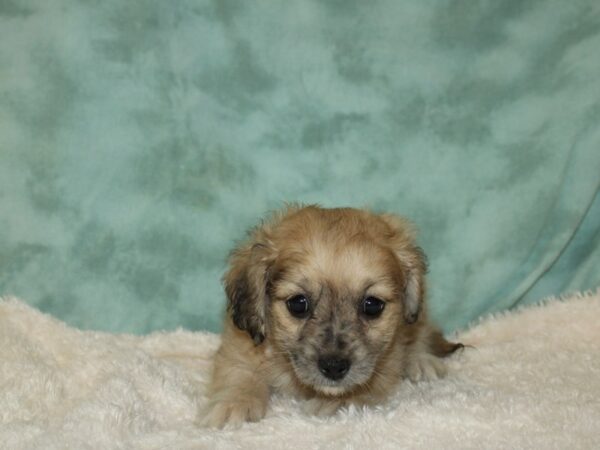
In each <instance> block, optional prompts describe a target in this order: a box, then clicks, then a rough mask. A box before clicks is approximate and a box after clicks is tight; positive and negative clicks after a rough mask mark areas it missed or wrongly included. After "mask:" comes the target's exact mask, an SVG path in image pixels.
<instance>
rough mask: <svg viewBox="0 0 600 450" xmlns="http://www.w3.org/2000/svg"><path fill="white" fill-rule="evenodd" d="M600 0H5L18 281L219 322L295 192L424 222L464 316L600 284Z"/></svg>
mask: <svg viewBox="0 0 600 450" xmlns="http://www.w3.org/2000/svg"><path fill="white" fill-rule="evenodd" d="M599 181H600V2H598V1H597V0H589V1H588V0H570V1H564V0H554V1H552V0H547V1H523V0H516V1H502V0H490V1H476V0H457V1H436V2H426V1H402V2H401V1H396V0H388V1H372V2H367V1H350V0H329V1H324V0H323V1H316V0H305V1H280V2H278V1H267V0H264V1H237V2H236V1H231V0H216V1H212V2H210V1H204V0H173V1H161V0H154V1H152V0H145V1H137V0H127V1H124V0H102V1H99V0H98V1H94V0H79V1H75V0H37V1H36V0H0V292H1V293H3V294H13V295H17V296H19V297H21V298H23V299H24V300H26V301H27V302H29V303H30V304H32V305H34V306H36V307H38V308H40V309H41V310H43V311H45V312H49V313H51V314H53V315H55V316H56V317H59V318H61V319H63V320H65V321H67V322H68V323H69V324H72V325H75V326H78V327H83V328H92V329H100V330H110V331H123V332H133V333H145V332H149V331H152V330H158V329H174V328H177V327H180V326H181V327H185V328H188V329H193V330H197V329H207V330H212V331H218V330H219V329H220V320H221V319H220V318H221V314H222V312H223V306H224V301H225V297H224V294H223V291H222V287H221V284H220V278H221V276H222V274H223V272H224V269H225V259H226V256H227V253H228V251H229V250H230V249H231V247H232V246H233V244H234V242H235V241H237V240H239V239H240V238H242V237H243V235H244V231H245V230H246V229H247V228H248V227H249V226H251V225H253V224H255V223H256V222H257V221H258V220H259V218H260V217H261V216H263V215H264V214H265V213H266V212H267V211H269V210H272V209H275V208H278V207H280V206H281V205H282V204H283V203H284V202H308V203H320V204H322V205H324V206H356V207H363V206H364V207H369V208H372V209H374V210H377V211H390V212H395V213H399V214H402V215H405V216H407V217H409V218H411V219H412V220H413V221H414V222H415V223H416V224H417V226H418V228H419V229H420V230H421V231H420V236H419V242H420V244H421V245H422V247H423V248H424V249H425V251H426V253H427V254H428V255H429V261H430V276H429V280H430V304H431V309H432V311H433V315H434V317H435V318H436V319H437V320H438V321H439V322H441V323H442V324H443V326H444V328H445V329H446V330H447V331H449V330H453V329H456V328H457V327H463V326H465V325H467V324H468V323H469V322H470V321H472V320H474V319H476V318H477V317H478V316H480V315H482V314H485V313H489V312H495V311H500V310H504V309H507V308H510V307H514V306H516V305H520V304H527V303H531V302H533V301H537V300H538V299H540V298H542V297H544V296H548V295H557V294H561V293H564V292H568V291H573V290H585V289H595V288H597V287H598V286H599V285H600V196H599V194H598V188H599Z"/></svg>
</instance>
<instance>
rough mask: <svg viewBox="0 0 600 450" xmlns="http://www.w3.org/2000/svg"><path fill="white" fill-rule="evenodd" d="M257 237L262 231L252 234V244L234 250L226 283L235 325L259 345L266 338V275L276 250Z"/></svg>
mask: <svg viewBox="0 0 600 450" xmlns="http://www.w3.org/2000/svg"><path fill="white" fill-rule="evenodd" d="M257 235H260V230H258V231H256V232H254V233H253V237H252V238H251V241H250V242H249V243H247V244H245V245H242V246H241V247H239V248H237V249H236V250H234V251H233V253H232V254H231V256H230V259H229V270H228V271H227V273H226V274H225V276H224V277H223V283H224V285H225V293H226V294H227V300H228V307H227V309H228V312H229V314H230V315H231V319H232V320H233V323H234V324H235V325H236V326H237V327H238V328H239V329H240V330H244V331H246V332H248V334H249V335H250V337H251V338H252V340H253V341H254V343H255V344H257V345H258V344H260V343H262V342H263V340H264V339H265V314H266V308H267V294H266V285H267V272H268V269H269V266H270V264H271V262H272V260H273V259H274V258H273V257H274V250H273V249H272V247H271V246H270V245H269V244H268V243H266V242H259V241H258V240H257V239H258V236H257Z"/></svg>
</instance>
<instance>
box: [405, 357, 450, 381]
mask: <svg viewBox="0 0 600 450" xmlns="http://www.w3.org/2000/svg"><path fill="white" fill-rule="evenodd" d="M446 372H447V369H446V364H444V362H443V361H442V360H441V359H440V358H438V357H436V356H433V355H430V354H429V353H422V354H419V355H414V356H413V357H412V358H411V359H410V361H409V362H408V366H407V368H406V376H407V377H408V378H409V379H410V380H411V381H413V382H415V383H416V382H419V381H431V380H435V379H437V378H441V377H444V376H445V375H446Z"/></svg>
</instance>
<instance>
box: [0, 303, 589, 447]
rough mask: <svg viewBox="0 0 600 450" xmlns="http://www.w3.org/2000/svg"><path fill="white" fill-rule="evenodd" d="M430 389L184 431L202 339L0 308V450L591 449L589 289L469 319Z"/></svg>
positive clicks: (200, 388)
mask: <svg viewBox="0 0 600 450" xmlns="http://www.w3.org/2000/svg"><path fill="white" fill-rule="evenodd" d="M458 339H460V340H461V341H462V342H464V343H467V344H471V345H473V346H474V347H475V348H471V349H466V350H465V351H464V352H462V353H461V354H459V355H456V356H454V357H452V359H451V360H450V373H449V376H448V377H447V378H446V379H444V380H439V381H435V382H427V383H420V384H417V385H413V384H411V383H408V382H407V383H404V384H403V385H402V386H401V387H400V389H399V391H398V393H397V395H395V396H394V397H393V398H392V399H391V400H390V402H389V403H388V404H386V405H383V406H381V407H379V408H375V409H365V410H355V409H350V410H344V411H342V412H340V413H339V414H338V415H337V416H335V417H332V418H326V419H323V418H316V417H309V416H305V415H303V414H302V412H301V409H300V407H299V405H298V404H297V403H295V402H293V401H291V400H290V399H287V398H276V399H274V400H273V407H272V408H271V409H270V411H269V412H268V415H267V417H266V419H265V420H264V421H262V422H259V423H254V424H247V425H245V426H243V427H242V428H241V429H238V430H224V431H218V430H207V429H202V428H198V427H197V426H196V425H195V420H196V411H197V409H198V406H201V405H202V403H203V402H204V401H205V397H204V383H205V381H206V380H207V377H208V373H209V368H210V360H211V355H212V354H213V352H214V351H215V349H216V348H217V345H218V343H219V337H218V336H216V335H213V334H208V333H190V332H185V331H177V332H173V333H154V334H152V335H149V336H144V337H135V336H129V335H111V334H105V333H95V332H88V331H86V332H84V331H79V330H76V329H73V328H69V327H67V326H66V325H64V324H63V323H61V322H59V321H57V320H55V319H53V318H51V317H49V316H47V315H44V314H42V313H40V312H38V311H36V310H34V309H32V308H30V307H28V306H26V305H25V304H24V303H22V302H20V301H18V300H16V299H10V298H9V299H4V301H1V302H0V446H1V447H2V448H10V449H19V448H43V449H64V448H76V449H86V448H94V449H108V448H127V449H129V448H143V449H150V448H155V449H159V448H161V449H162V448H170V449H192V448H194V449H195V448H255V449H265V448H278V449H281V448H359V449H364V448H377V449H380V448H427V449H451V448H460V449H466V448H477V449H480V448H543V449H548V448H569V449H574V448H590V449H591V448H600V292H597V293H596V294H587V295H578V296H574V297H571V298H565V299H563V300H562V301H557V300H552V301H547V302H545V303H544V304H543V305H542V306H539V307H532V308H528V309H525V310H522V311H519V312H515V313H510V314H504V315H500V316H496V317H491V318H488V319H486V320H483V321H482V322H481V323H479V324H477V325H475V326H474V327H473V328H471V329H470V330H468V331H466V332H463V333H461V334H460V335H459V336H458Z"/></svg>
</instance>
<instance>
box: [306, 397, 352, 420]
mask: <svg viewBox="0 0 600 450" xmlns="http://www.w3.org/2000/svg"><path fill="white" fill-rule="evenodd" d="M343 406H344V401H343V400H339V399H334V398H332V399H323V398H311V399H309V400H306V402H304V405H303V407H302V410H303V411H304V413H306V414H310V415H313V416H318V417H325V416H332V415H334V414H335V413H336V412H337V411H338V410H339V409H340V408H342V407H343Z"/></svg>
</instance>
